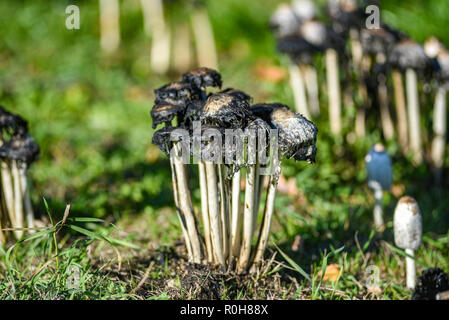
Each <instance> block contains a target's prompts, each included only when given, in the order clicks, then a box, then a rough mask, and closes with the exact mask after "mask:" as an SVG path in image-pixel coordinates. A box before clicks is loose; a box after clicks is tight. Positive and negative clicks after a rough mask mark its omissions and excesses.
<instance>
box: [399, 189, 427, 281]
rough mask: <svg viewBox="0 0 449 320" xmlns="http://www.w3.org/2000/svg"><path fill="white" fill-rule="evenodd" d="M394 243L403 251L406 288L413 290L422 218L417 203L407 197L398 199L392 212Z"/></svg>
mask: <svg viewBox="0 0 449 320" xmlns="http://www.w3.org/2000/svg"><path fill="white" fill-rule="evenodd" d="M393 223H394V242H395V243H396V245H397V246H398V247H399V248H401V249H404V250H405V253H406V254H407V257H406V258H405V259H406V269H407V270H406V276H407V288H409V289H414V288H415V282H416V266H415V253H414V252H415V251H416V250H418V248H419V246H420V245H421V239H422V217H421V211H420V209H419V206H418V203H417V202H416V200H415V199H413V198H412V197H409V196H404V197H402V198H401V199H399V202H398V204H397V206H396V209H395V211H394V222H393Z"/></svg>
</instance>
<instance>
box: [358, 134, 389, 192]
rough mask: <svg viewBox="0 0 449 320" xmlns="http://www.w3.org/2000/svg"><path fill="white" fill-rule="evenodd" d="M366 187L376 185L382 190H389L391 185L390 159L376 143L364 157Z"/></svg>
mask: <svg viewBox="0 0 449 320" xmlns="http://www.w3.org/2000/svg"><path fill="white" fill-rule="evenodd" d="M365 162H366V171H367V173H368V185H370V184H371V183H373V182H374V183H378V184H379V185H380V186H381V187H382V189H383V190H390V188H391V185H392V183H393V167H392V164H391V158H390V156H389V155H388V153H387V152H386V150H385V147H384V146H383V145H382V144H380V143H377V144H375V145H374V146H373V147H372V148H371V149H370V150H369V152H368V154H367V155H366V157H365Z"/></svg>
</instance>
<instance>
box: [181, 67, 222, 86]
mask: <svg viewBox="0 0 449 320" xmlns="http://www.w3.org/2000/svg"><path fill="white" fill-rule="evenodd" d="M182 81H183V82H186V83H189V84H190V85H191V86H192V87H193V88H195V89H201V88H206V87H218V88H221V85H222V81H221V75H220V74H219V73H218V72H217V71H216V70H213V69H210V68H205V67H202V68H198V69H195V70H192V71H190V72H187V73H184V74H183V75H182Z"/></svg>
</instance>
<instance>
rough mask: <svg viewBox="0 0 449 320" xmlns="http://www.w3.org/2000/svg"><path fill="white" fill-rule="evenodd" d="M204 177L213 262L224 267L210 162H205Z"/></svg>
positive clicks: (221, 238) (216, 197)
mask: <svg viewBox="0 0 449 320" xmlns="http://www.w3.org/2000/svg"><path fill="white" fill-rule="evenodd" d="M205 166H206V177H207V191H208V197H207V200H208V205H209V219H210V228H211V240H212V246H213V251H214V257H215V258H214V260H215V261H216V262H217V263H218V264H219V265H220V266H222V267H226V263H225V258H224V254H223V235H222V229H221V219H220V209H219V207H218V206H219V202H218V181H217V171H216V169H215V164H214V163H213V162H210V161H205Z"/></svg>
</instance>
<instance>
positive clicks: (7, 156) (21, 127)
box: [0, 107, 39, 240]
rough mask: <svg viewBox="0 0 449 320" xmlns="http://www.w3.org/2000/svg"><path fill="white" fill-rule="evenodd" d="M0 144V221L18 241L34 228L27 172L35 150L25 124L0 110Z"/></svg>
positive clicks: (37, 148) (33, 158) (36, 146)
mask: <svg viewBox="0 0 449 320" xmlns="http://www.w3.org/2000/svg"><path fill="white" fill-rule="evenodd" d="M0 145H1V146H0V159H1V162H2V169H1V173H2V188H1V189H2V203H1V206H2V208H1V212H2V213H3V214H4V215H5V216H4V217H0V220H2V219H3V221H8V220H9V221H8V222H7V224H8V225H9V226H10V228H11V230H12V231H13V232H14V235H15V238H16V239H17V240H20V239H21V238H22V236H23V235H24V234H25V231H28V232H27V233H32V232H33V231H34V230H33V228H34V227H35V220H34V219H35V218H34V212H33V207H32V204H31V199H30V183H29V182H28V176H27V169H28V167H29V166H30V165H31V164H32V163H33V162H34V161H36V160H37V158H38V156H39V147H38V145H37V144H36V143H35V142H34V140H33V138H31V137H30V135H29V134H28V124H27V122H26V121H25V120H24V119H22V118H21V117H20V116H18V115H14V114H12V113H10V112H8V111H6V110H5V109H4V108H3V107H0ZM5 239H6V236H3V240H5Z"/></svg>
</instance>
